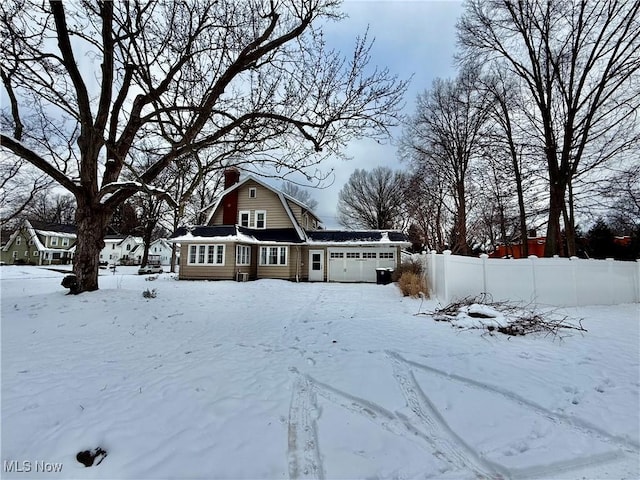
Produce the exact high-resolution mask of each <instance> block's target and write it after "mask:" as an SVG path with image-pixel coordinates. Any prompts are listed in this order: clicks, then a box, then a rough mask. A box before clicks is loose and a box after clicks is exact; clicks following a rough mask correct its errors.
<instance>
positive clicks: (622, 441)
mask: <svg viewBox="0 0 640 480" xmlns="http://www.w3.org/2000/svg"><path fill="white" fill-rule="evenodd" d="M386 353H387V355H388V356H389V357H391V358H392V359H396V360H397V361H399V362H402V363H405V364H406V365H408V366H410V367H414V368H418V369H421V370H424V371H426V372H429V373H434V374H436V375H438V376H440V377H444V378H446V379H448V380H456V381H458V382H460V383H464V384H466V385H468V386H470V387H473V388H476V389H480V390H485V391H488V392H491V393H495V394H498V395H500V396H502V397H505V398H506V399H507V400H510V401H512V402H515V403H518V404H521V405H524V406H526V407H529V408H530V409H531V410H532V411H534V412H535V413H537V414H538V415H540V416H542V417H544V418H546V419H547V420H550V421H551V422H553V423H556V424H562V425H565V426H567V427H569V428H572V429H573V430H578V431H580V432H582V433H585V434H587V435H589V436H591V437H596V438H600V439H602V440H605V441H607V442H608V443H614V444H616V445H617V446H619V447H622V448H624V449H625V450H626V451H628V452H630V453H635V454H637V453H638V451H639V450H640V444H639V443H638V442H636V441H634V440H631V439H628V438H625V437H622V436H619V435H614V434H611V433H609V432H607V431H605V430H603V429H602V428H600V427H598V426H596V425H594V424H592V423H590V422H588V421H586V420H583V419H581V418H577V417H574V416H571V415H565V414H563V413H558V412H552V411H551V410H549V409H547V408H545V407H543V406H541V405H538V404H537V403H535V402H532V401H531V400H527V399H526V398H524V397H521V396H520V395H518V394H517V393H514V392H511V391H509V390H506V389H504V388H501V387H498V386H495V385H490V384H488V383H483V382H479V381H477V380H473V379H471V378H467V377H462V376H460V375H456V374H453V373H447V372H445V371H442V370H438V369H437V368H433V367H429V366H427V365H423V364H421V363H417V362H413V361H411V360H407V359H406V358H404V357H402V356H401V355H400V354H398V353H396V352H392V351H387V352H386Z"/></svg>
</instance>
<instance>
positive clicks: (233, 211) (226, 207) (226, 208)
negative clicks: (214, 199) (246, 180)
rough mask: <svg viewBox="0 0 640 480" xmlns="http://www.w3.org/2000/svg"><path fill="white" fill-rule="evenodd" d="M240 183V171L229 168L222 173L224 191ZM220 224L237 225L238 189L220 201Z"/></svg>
mask: <svg viewBox="0 0 640 480" xmlns="http://www.w3.org/2000/svg"><path fill="white" fill-rule="evenodd" d="M239 181H240V170H238V169H237V168H235V167H229V168H227V169H226V170H225V171H224V189H225V190H226V189H228V188H230V187H232V186H233V185H235V184H236V183H238V182H239ZM222 223H223V224H224V225H235V224H236V223H238V189H235V190H233V191H232V192H229V193H227V194H226V195H225V196H224V198H223V199H222Z"/></svg>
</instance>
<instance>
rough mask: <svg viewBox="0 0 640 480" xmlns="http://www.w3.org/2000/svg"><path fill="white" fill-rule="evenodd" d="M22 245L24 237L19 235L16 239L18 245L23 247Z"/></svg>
mask: <svg viewBox="0 0 640 480" xmlns="http://www.w3.org/2000/svg"><path fill="white" fill-rule="evenodd" d="M21 244H22V237H21V236H20V235H18V236H17V237H16V245H21Z"/></svg>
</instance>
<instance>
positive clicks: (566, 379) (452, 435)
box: [0, 266, 640, 479]
mask: <svg viewBox="0 0 640 480" xmlns="http://www.w3.org/2000/svg"><path fill="white" fill-rule="evenodd" d="M0 275H1V281H0V287H1V299H2V330H1V334H2V412H1V413H2V417H1V420H2V446H1V453H2V462H3V465H2V468H3V473H2V477H3V478H20V479H26V478H65V479H66V478H110V479H117V478H132V479H133V478H135V479H145V478H154V479H156V478H207V479H211V478H216V479H219V478H234V479H235V478H251V479H259V478H269V479H276V478H329V479H333V478H447V479H465V478H469V479H472V478H479V477H480V478H483V477H488V478H545V479H546V478H558V479H582V478H593V479H596V478H597V479H599V478H611V479H621V478H628V479H634V478H638V477H639V475H640V471H639V470H640V469H639V450H640V438H639V437H640V401H639V390H640V365H639V362H640V351H639V350H640V349H639V344H640V331H639V328H640V327H639V324H640V311H639V306H638V305H637V304H633V305H618V306H614V307H611V306H607V307H581V308H579V309H573V308H572V309H564V310H563V312H566V313H567V314H568V315H570V316H571V317H574V318H584V320H583V322H582V325H583V326H584V327H585V328H586V329H587V330H588V331H587V332H586V333H584V334H581V333H580V332H576V331H571V332H568V333H571V335H570V336H567V337H565V338H564V339H563V340H560V339H558V338H552V337H543V336H538V337H530V336H526V337H511V338H510V337H507V336H505V335H500V334H497V335H495V336H491V335H486V334H485V335H482V332H481V331H478V330H468V331H467V330H460V329H455V328H452V327H451V325H450V324H448V323H444V322H435V321H433V320H432V319H431V318H430V317H427V316H416V315H415V314H416V313H417V312H418V311H419V310H420V311H432V310H434V309H435V307H436V305H435V303H434V302H431V301H425V302H424V303H423V304H422V305H421V302H420V301H419V300H414V299H409V298H403V297H402V296H401V295H400V293H399V291H398V289H397V288H396V287H395V286H394V285H385V286H382V285H370V284H349V285H346V284H310V283H301V284H295V283H289V282H285V281H276V280H260V281H256V282H249V283H235V282H188V281H177V280H175V279H174V278H173V276H172V275H171V274H163V275H160V276H159V278H158V279H157V280H155V281H146V280H145V278H146V277H144V276H138V275H135V268H134V269H129V268H124V267H119V268H118V272H117V273H116V274H115V275H114V274H112V273H111V272H108V271H105V272H103V273H102V276H101V279H100V285H101V290H99V291H97V292H93V293H85V294H82V295H78V296H66V295H65V293H66V290H64V289H63V288H62V287H61V286H60V281H61V279H62V277H63V274H62V273H59V272H54V271H51V270H47V269H45V268H38V267H13V266H10V267H8V266H7V267H1V268H0ZM146 289H156V293H157V296H156V298H144V297H143V295H142V292H143V290H146ZM98 447H101V448H103V449H104V450H106V451H107V456H106V457H105V458H104V459H103V461H102V462H101V463H100V465H98V466H95V465H94V466H92V467H84V466H83V465H82V464H80V463H79V462H78V461H76V454H77V453H78V452H80V451H83V450H91V449H95V448H98ZM60 468H62V471H61V472H58V473H53V472H49V473H46V472H45V473H42V472H39V471H38V470H48V471H51V470H55V469H60Z"/></svg>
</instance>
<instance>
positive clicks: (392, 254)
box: [378, 252, 396, 260]
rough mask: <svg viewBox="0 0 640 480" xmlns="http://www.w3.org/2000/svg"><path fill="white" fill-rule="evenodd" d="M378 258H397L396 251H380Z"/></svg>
mask: <svg viewBox="0 0 640 480" xmlns="http://www.w3.org/2000/svg"><path fill="white" fill-rule="evenodd" d="M378 258H380V259H381V260H393V259H395V258H396V256H395V252H380V253H379V254H378Z"/></svg>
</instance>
